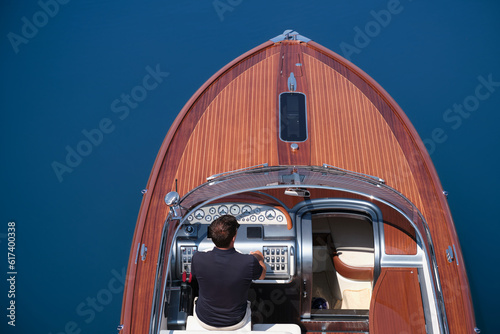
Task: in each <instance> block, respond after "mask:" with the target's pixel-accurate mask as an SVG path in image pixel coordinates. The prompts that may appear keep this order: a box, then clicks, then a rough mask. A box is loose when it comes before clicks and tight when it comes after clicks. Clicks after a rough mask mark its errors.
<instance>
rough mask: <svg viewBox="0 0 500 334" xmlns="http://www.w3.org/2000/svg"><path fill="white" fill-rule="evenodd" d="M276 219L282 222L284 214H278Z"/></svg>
mask: <svg viewBox="0 0 500 334" xmlns="http://www.w3.org/2000/svg"><path fill="white" fill-rule="evenodd" d="M276 221H278V222H280V223H281V222H282V221H283V216H282V215H278V216H277V217H276Z"/></svg>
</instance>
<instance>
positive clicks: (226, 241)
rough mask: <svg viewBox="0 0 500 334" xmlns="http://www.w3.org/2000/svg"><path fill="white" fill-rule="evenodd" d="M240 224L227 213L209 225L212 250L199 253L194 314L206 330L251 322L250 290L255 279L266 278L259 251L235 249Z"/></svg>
mask: <svg viewBox="0 0 500 334" xmlns="http://www.w3.org/2000/svg"><path fill="white" fill-rule="evenodd" d="M239 226H240V224H238V222H237V221H236V218H234V217H233V216H231V215H224V216H221V217H219V218H217V219H216V220H214V221H213V222H212V224H210V227H209V229H210V234H211V237H212V241H213V243H214V244H215V247H214V249H213V250H211V251H208V252H197V253H195V254H194V256H193V259H192V267H191V268H192V274H193V276H194V277H195V278H196V279H197V281H198V285H199V297H198V300H197V301H196V305H195V311H194V313H195V314H194V316H195V317H197V319H198V321H199V322H200V325H201V326H203V327H204V328H206V329H220V328H225V329H231V330H236V329H238V328H241V327H243V326H244V325H245V324H246V323H247V322H248V321H250V316H251V312H250V303H247V299H248V289H249V288H250V284H251V283H252V280H254V279H264V277H265V276H266V265H265V264H264V256H263V255H262V253H261V252H260V251H255V252H251V253H250V254H251V255H250V254H241V253H239V252H237V251H236V250H235V249H234V241H235V240H236V233H237V230H238V227H239Z"/></svg>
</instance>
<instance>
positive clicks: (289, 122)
mask: <svg viewBox="0 0 500 334" xmlns="http://www.w3.org/2000/svg"><path fill="white" fill-rule="evenodd" d="M279 98H280V115H279V118H280V119H279V124H280V139H281V140H282V141H285V142H303V141H306V140H307V114H306V95H305V94H304V93H297V92H293V93H289V92H287V93H281V94H280V97H279Z"/></svg>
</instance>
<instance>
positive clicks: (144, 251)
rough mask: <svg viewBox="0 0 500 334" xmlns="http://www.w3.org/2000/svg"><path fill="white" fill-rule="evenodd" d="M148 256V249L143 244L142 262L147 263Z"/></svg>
mask: <svg viewBox="0 0 500 334" xmlns="http://www.w3.org/2000/svg"><path fill="white" fill-rule="evenodd" d="M147 255H148V248H147V247H146V245H145V244H142V246H141V260H142V261H146V256H147Z"/></svg>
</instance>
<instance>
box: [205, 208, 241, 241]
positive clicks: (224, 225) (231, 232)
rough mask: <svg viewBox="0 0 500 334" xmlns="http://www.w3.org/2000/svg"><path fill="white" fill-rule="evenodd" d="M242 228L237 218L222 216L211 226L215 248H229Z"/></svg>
mask: <svg viewBox="0 0 500 334" xmlns="http://www.w3.org/2000/svg"><path fill="white" fill-rule="evenodd" d="M238 227H240V224H238V221H237V220H236V218H234V217H233V216H231V215H224V216H220V217H219V218H217V219H216V220H214V221H213V222H212V224H210V226H209V229H210V234H211V236H212V241H213V242H214V244H215V246H217V247H219V248H228V247H229V245H230V244H231V240H233V237H234V236H235V235H236V231H237V230H238Z"/></svg>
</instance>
